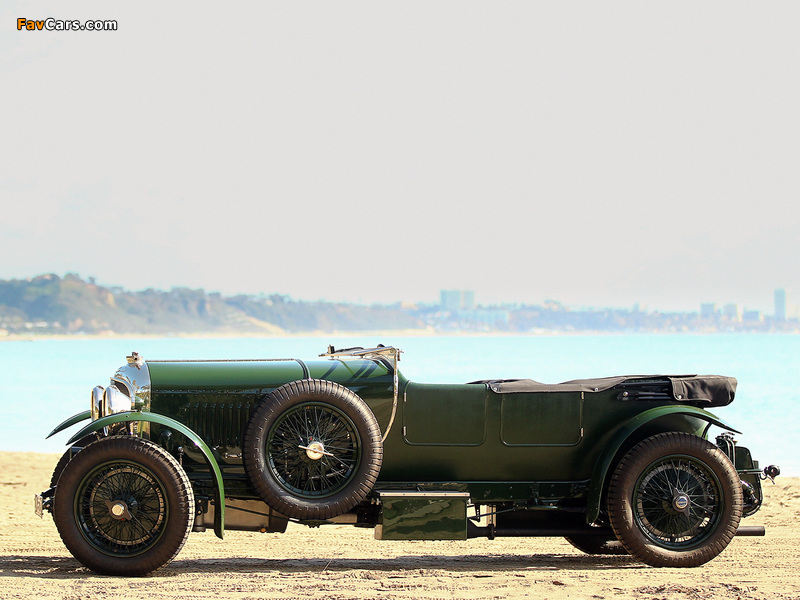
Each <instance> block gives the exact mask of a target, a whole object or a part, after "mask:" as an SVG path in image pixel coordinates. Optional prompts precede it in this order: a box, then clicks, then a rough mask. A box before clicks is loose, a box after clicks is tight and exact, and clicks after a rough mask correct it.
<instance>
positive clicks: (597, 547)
mask: <svg viewBox="0 0 800 600" xmlns="http://www.w3.org/2000/svg"><path fill="white" fill-rule="evenodd" d="M565 539H566V540H567V541H568V542H569V543H570V544H572V545H573V546H574V547H575V548H577V549H578V550H580V551H581V552H585V553H586V554H594V555H597V554H606V555H615V556H619V555H627V554H628V551H627V550H625V547H624V546H623V545H622V543H621V542H620V541H619V540H618V539H617V538H615V537H605V536H602V535H570V536H567V537H566V538H565Z"/></svg>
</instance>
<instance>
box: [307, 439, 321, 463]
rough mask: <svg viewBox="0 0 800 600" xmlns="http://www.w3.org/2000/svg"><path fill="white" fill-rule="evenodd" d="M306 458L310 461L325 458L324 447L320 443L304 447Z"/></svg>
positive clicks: (312, 443)
mask: <svg viewBox="0 0 800 600" xmlns="http://www.w3.org/2000/svg"><path fill="white" fill-rule="evenodd" d="M306 456H308V458H310V459H311V460H319V459H320V458H322V457H323V456H325V446H324V445H323V443H322V442H311V443H310V444H309V445H308V446H307V447H306Z"/></svg>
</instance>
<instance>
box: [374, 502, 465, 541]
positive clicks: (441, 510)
mask: <svg viewBox="0 0 800 600" xmlns="http://www.w3.org/2000/svg"><path fill="white" fill-rule="evenodd" d="M379 497H380V503H381V519H380V524H379V525H378V527H376V528H375V538H376V539H379V540H465V539H467V502H468V500H469V494H468V493H462V492H440V493H427V492H397V493H394V494H393V493H391V492H382V493H380V494H379Z"/></svg>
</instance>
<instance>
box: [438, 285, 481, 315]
mask: <svg viewBox="0 0 800 600" xmlns="http://www.w3.org/2000/svg"><path fill="white" fill-rule="evenodd" d="M439 298H440V301H439V307H440V308H441V309H442V310H444V311H447V312H457V311H460V310H474V309H475V292H473V291H472V290H442V291H441V292H440V293H439Z"/></svg>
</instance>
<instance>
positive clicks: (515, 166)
mask: <svg viewBox="0 0 800 600" xmlns="http://www.w3.org/2000/svg"><path fill="white" fill-rule="evenodd" d="M176 4H179V5H180V6H181V8H179V7H178V6H176V5H175V4H173V3H161V2H150V3H148V2H137V3H108V2H96V3H88V2H71V3H68V4H62V3H59V4H58V5H57V6H58V8H57V9H55V10H54V9H52V8H51V7H52V6H53V5H52V3H47V4H36V3H33V2H25V3H21V4H18V5H14V4H12V3H8V2H4V3H3V4H2V6H1V7H0V89H2V94H0V98H1V99H0V103H1V106H2V113H3V118H2V121H0V136H1V139H2V144H0V201H1V202H2V205H1V207H0V214H2V217H1V218H0V279H7V278H24V277H30V276H32V275H37V274H40V273H47V272H54V273H58V274H61V275H63V274H64V273H66V272H76V273H79V274H80V275H82V276H84V277H89V276H94V277H96V278H97V280H98V281H99V282H100V283H103V284H107V285H121V286H124V287H125V288H128V289H132V290H139V289H143V288H147V287H156V288H162V289H168V288H170V287H172V286H189V287H193V288H204V289H206V290H207V291H220V292H222V293H224V294H233V293H238V292H245V293H261V292H264V293H268V294H269V293H281V294H289V295H291V296H292V297H295V298H299V299H317V298H325V299H332V300H348V301H360V302H373V301H380V302H383V301H395V300H406V301H419V300H422V301H435V300H437V299H438V295H439V290H440V289H444V288H458V289H473V290H475V292H476V300H477V301H478V302H479V303H486V302H500V301H519V302H541V301H543V300H545V299H549V298H552V299H556V300H560V301H562V302H564V303H566V304H568V305H572V306H631V305H632V304H633V303H635V302H640V303H642V304H645V305H647V306H648V307H649V308H651V309H690V310H696V309H698V308H699V304H700V303H701V302H709V301H716V302H720V303H723V302H739V303H741V304H743V305H745V306H746V307H749V308H754V309H761V310H765V311H767V312H769V313H771V312H772V294H773V290H774V289H775V288H777V287H785V288H786V289H787V291H788V292H789V294H790V304H794V303H798V302H800V270H799V269H798V267H797V263H798V258H799V257H800V235H798V232H799V231H800V206H798V201H800V193H799V192H800V174H799V172H798V166H799V165H800V146H799V144H800V117H799V116H798V111H799V110H800V36H798V29H797V26H798V23H800V5H798V4H797V3H769V4H763V3H754V2H725V3H722V2H719V3H696V2H669V3H666V2H660V3H651V2H639V1H637V2H630V3H619V2H602V3H601V2H563V3H562V2H550V1H548V2H533V1H530V0H528V1H525V2H481V3H476V2H465V1H458V2H433V1H425V2H409V1H404V2H383V1H382V2H363V3H361V2H359V3H354V2H299V3H298V2H286V3H280V4H276V3H270V2H257V3H234V4H231V3H219V4H216V5H210V4H208V3H201V4H194V3H193V4H186V3H176ZM184 6H186V7H190V8H184ZM20 17H25V18H28V19H40V20H41V19H46V18H48V17H53V18H56V19H80V20H85V19H116V20H117V21H118V30H117V31H110V32H89V31H86V32H58V31H35V32H32V31H17V28H16V25H17V19H18V18H20ZM793 293H794V295H793Z"/></svg>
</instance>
